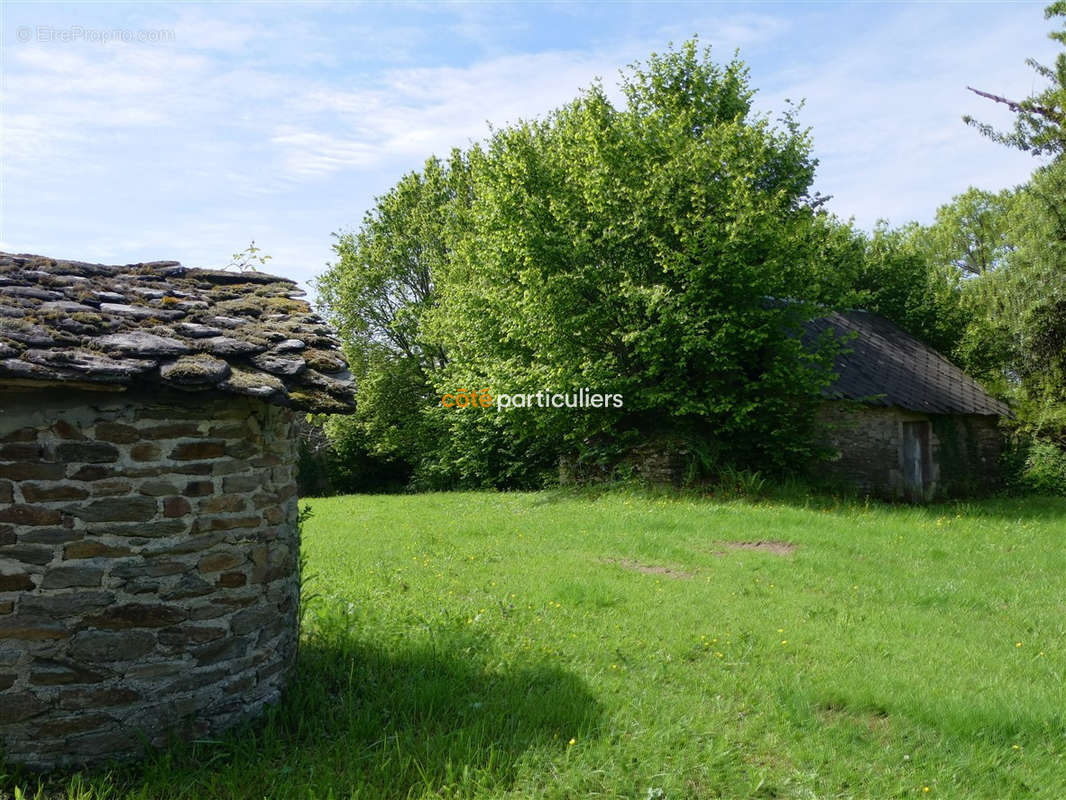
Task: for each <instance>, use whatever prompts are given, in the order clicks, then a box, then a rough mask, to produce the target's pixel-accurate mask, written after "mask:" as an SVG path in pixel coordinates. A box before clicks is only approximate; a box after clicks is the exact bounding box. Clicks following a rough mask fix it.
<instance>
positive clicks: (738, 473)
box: [711, 465, 767, 500]
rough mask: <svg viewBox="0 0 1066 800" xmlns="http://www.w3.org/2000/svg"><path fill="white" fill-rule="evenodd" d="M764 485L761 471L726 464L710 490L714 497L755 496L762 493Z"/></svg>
mask: <svg viewBox="0 0 1066 800" xmlns="http://www.w3.org/2000/svg"><path fill="white" fill-rule="evenodd" d="M766 485H767V480H766V478H764V477H763V475H762V473H760V472H752V471H751V470H749V469H736V468H735V467H733V466H730V465H726V466H725V467H724V468H723V469H722V471H721V472H720V473H719V474H718V478H717V480H716V481H715V483H714V485H713V487H712V490H711V491H712V493H713V494H714V496H715V497H719V498H722V499H727V500H728V499H732V498H741V497H746V498H757V497H759V496H761V495H762V493H763V491H764V490H765V489H766Z"/></svg>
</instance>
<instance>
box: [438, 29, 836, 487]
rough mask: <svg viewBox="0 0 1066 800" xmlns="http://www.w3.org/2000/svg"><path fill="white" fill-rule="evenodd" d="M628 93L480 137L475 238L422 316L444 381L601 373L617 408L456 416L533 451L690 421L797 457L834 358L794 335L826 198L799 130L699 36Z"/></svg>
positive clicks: (476, 385) (752, 451)
mask: <svg viewBox="0 0 1066 800" xmlns="http://www.w3.org/2000/svg"><path fill="white" fill-rule="evenodd" d="M622 89H623V93H624V96H625V100H626V102H625V105H624V106H623V107H621V108H615V107H614V106H613V105H612V103H611V102H610V101H609V99H608V97H607V95H606V93H605V92H604V90H603V88H602V87H601V86H600V85H598V84H596V85H593V86H592V87H590V88H589V89H588V90H587V91H585V92H584V93H583V94H582V95H581V96H580V97H579V98H578V99H576V100H575V101H573V102H572V103H570V104H568V105H566V106H564V107H562V108H560V109H558V110H557V111H555V112H554V113H552V114H551V115H549V116H548V117H546V118H545V119H543V120H539V121H526V122H522V123H519V124H516V125H513V126H511V127H508V128H505V129H502V130H498V131H496V132H495V133H494V134H493V136H492V137H491V139H490V140H489V141H488V142H487V143H486V144H485V146H484V147H478V148H475V149H474V150H473V152H472V153H471V154H470V168H471V183H472V187H473V192H472V197H473V201H472V204H471V207H470V210H469V225H468V226H467V228H466V231H467V235H465V236H464V237H463V238H462V240H461V241H458V242H457V243H456V246H455V250H454V253H453V257H452V258H451V259H448V260H447V261H446V262H444V264H443V265H442V266H443V271H442V273H441V278H440V280H439V283H438V290H439V294H438V297H439V303H438V304H437V305H436V306H434V307H433V308H432V309H431V310H430V313H429V319H430V320H431V321H432V328H433V331H434V336H435V337H436V338H437V339H439V340H440V341H443V342H444V343H445V346H446V349H447V352H448V353H449V358H450V361H449V364H448V365H447V366H446V367H445V369H444V370H442V371H440V372H439V373H438V376H439V379H438V382H437V385H438V390H441V389H451V390H454V389H456V388H457V387H465V388H470V389H474V390H478V389H480V388H482V387H490V388H492V389H493V390H494V391H496V392H500V391H506V392H533V393H535V392H537V391H540V390H543V389H548V390H555V391H576V390H577V389H578V388H579V387H590V388H593V389H595V390H597V391H602V392H607V393H618V394H621V395H622V396H623V397H624V407H623V408H621V409H614V408H611V409H590V410H587V411H584V412H575V411H574V410H570V409H564V410H558V409H548V408H538V409H532V410H526V411H520V410H512V411H510V412H503V411H501V412H495V411H494V412H490V414H489V415H486V414H484V413H483V412H478V411H476V410H466V411H464V412H461V413H454V414H451V415H450V419H451V421H452V425H453V426H466V425H470V426H473V427H474V429H476V430H477V431H479V432H480V433H479V437H481V438H480V440H481V441H483V442H485V443H486V444H488V443H489V442H491V441H497V442H499V441H501V437H502V440H503V441H505V442H507V446H506V447H504V446H502V445H499V446H497V447H496V448H495V450H508V448H509V449H510V451H512V452H513V453H515V454H519V453H522V452H528V453H533V452H536V454H537V455H538V456H544V454H545V451H547V452H548V453H550V452H552V451H555V452H560V451H563V450H579V451H581V450H585V451H587V450H588V449H589V448H590V447H592V448H595V447H596V446H608V445H618V444H619V443H620V442H625V441H627V438H628V439H631V438H632V437H633V436H634V435H636V434H638V433H647V432H650V431H655V430H664V429H665V430H668V431H669V430H675V431H676V430H685V431H687V430H698V431H699V432H700V433H701V434H707V433H708V432H713V437H714V441H715V442H716V444H717V446H718V447H719V448H720V449H721V450H722V451H723V452H728V453H729V454H730V456H731V458H732V459H733V460H735V461H738V462H740V463H742V464H752V465H758V466H768V465H769V466H775V467H785V466H788V465H793V464H796V463H798V462H799V461H801V460H803V459H805V458H806V457H808V456H809V455H810V453H811V449H812V446H811V428H812V417H813V414H812V413H811V409H812V406H813V404H814V403H816V402H817V398H818V396H819V391H820V389H821V388H822V386H824V385H825V383H826V382H827V380H828V375H827V370H826V363H827V361H828V359H829V353H828V350H826V351H825V352H823V353H822V354H821V355H819V354H814V353H811V352H808V351H806V350H804V348H803V346H802V345H801V343H800V341H799V337H798V335H797V332H798V327H799V322H800V320H802V319H803V318H804V317H805V316H807V315H809V314H811V313H813V308H812V307H811V306H809V305H808V304H806V303H802V302H798V301H795V298H800V297H803V295H804V289H805V288H806V286H807V283H808V280H807V276H808V270H809V265H810V263H811V261H812V259H814V258H815V257H817V252H816V248H815V247H814V246H813V237H812V236H811V235H810V226H811V225H812V220H813V218H814V217H815V215H816V209H817V207H818V205H819V204H820V200H819V199H818V198H816V197H812V196H811V194H810V193H809V190H810V185H811V181H812V178H813V174H814V169H815V165H816V162H815V160H814V159H813V158H812V157H811V155H810V142H809V138H808V135H807V132H806V131H805V130H803V129H801V128H800V126H799V124H798V123H797V121H796V119H795V116H794V114H793V113H792V112H791V111H789V112H787V113H785V114H784V116H783V117H782V118H781V119H780V121H779V122H778V123H777V124H774V123H773V122H772V121H771V120H770V119H768V118H767V117H765V116H761V115H758V114H756V113H754V112H753V111H752V106H751V101H752V96H753V90H752V89H751V88H750V87H749V84H748V72H747V69H746V68H745V66H744V65H743V63H742V62H740V61H739V60H737V59H734V60H732V61H731V62H729V63H728V64H726V65H724V66H719V65H717V64H715V63H714V62H712V61H711V59H710V57H709V52H708V51H703V52H702V53H701V51H700V50H699V49H698V47H697V45H696V43H695V42H689V43H687V44H685V45H684V46H683V47H682V48H680V49H679V50H671V51H669V52H667V53H666V54H663V55H653V56H652V57H651V58H650V59H649V61H648V62H647V64H645V65H637V66H635V67H633V68H632V69H631V70H630V71H629V73H628V74H627V75H626V76H624V79H623V83H622ZM494 437H495V439H494ZM460 438H461V437H460V436H459V435H458V433H456V434H455V435H453V437H451V440H458V439H460ZM475 438H478V437H475ZM605 442H606V443H607V445H605V444H604V443H605ZM586 455H587V452H586ZM531 463H535V465H536V468H538V469H539V468H541V466H542V464H543V459H542V458H537V459H534V461H533V462H531Z"/></svg>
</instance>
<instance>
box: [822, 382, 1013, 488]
mask: <svg viewBox="0 0 1066 800" xmlns="http://www.w3.org/2000/svg"><path fill="white" fill-rule="evenodd" d="M920 420H926V421H929V422H930V423H931V426H930V427H931V433H930V466H931V470H932V481H931V483H930V485H929V487H928V490H927V492H926V499H932V498H933V497H942V496H951V495H964V494H972V493H976V492H981V491H986V490H988V489H990V488H993V487H995V486H996V485H998V482H999V478H1000V466H999V455H1000V448H1001V444H1002V443H1001V437H1000V433H999V428H998V424H997V418H996V417H991V416H988V417H983V416H965V415H958V416H943V415H936V414H920V413H915V412H911V411H906V410H903V409H900V408H883V407H876V406H858V405H853V404H848V403H844V402H834V403H826V404H824V405H823V407H822V409H821V411H820V413H819V421H820V422H821V423H822V424H823V425H824V426H825V428H826V430H827V432H828V443H829V444H830V445H831V446H832V447H833V448H834V449H835V450H836V457H835V458H834V459H833V460H831V461H829V462H827V463H824V464H819V465H818V469H819V471H820V472H821V473H824V474H828V475H831V476H833V477H835V478H838V479H840V480H842V481H844V482H846V483H849V484H851V485H853V486H855V487H856V488H857V489H859V490H860V491H864V492H868V493H870V494H872V495H876V496H882V497H889V498H903V497H905V496H906V488H905V484H904V478H903V448H902V437H903V424H902V423H904V422H909V421H920Z"/></svg>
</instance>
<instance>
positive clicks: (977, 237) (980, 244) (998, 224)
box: [926, 187, 1016, 275]
mask: <svg viewBox="0 0 1066 800" xmlns="http://www.w3.org/2000/svg"><path fill="white" fill-rule="evenodd" d="M1015 198H1016V194H1015V193H1014V192H1012V191H1011V190H1009V189H1004V190H1003V191H1001V192H998V193H996V192H986V191H983V190H981V189H976V188H974V187H970V188H969V189H967V190H966V191H965V192H963V193H962V194H960V195H956V196H955V197H953V198H952V200H951V202H950V203H947V204H945V205H942V206H941V207H940V208H938V209H937V212H936V222H935V223H934V224H933V225H932V226H931V227H930V228H929V230H928V231H927V232H926V236H927V237H928V247H929V250H930V257H931V258H932V259H933V262H934V263H935V264H938V265H941V266H949V265H950V266H953V267H955V268H956V269H958V270H959V271H960V272H962V273H963V274H964V275H984V274H986V273H988V272H991V271H992V270H993V269H996V268H997V267H1001V266H1003V264H1004V263H1005V262H1006V260H1007V258H1008V257H1009V256H1010V254H1011V253H1012V252H1013V251H1014V249H1015V248H1014V244H1013V242H1012V239H1011V236H1010V228H1011V224H1012V221H1013V220H1012V211H1013V210H1014V205H1015Z"/></svg>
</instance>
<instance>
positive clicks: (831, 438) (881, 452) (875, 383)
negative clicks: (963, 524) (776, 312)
mask: <svg viewBox="0 0 1066 800" xmlns="http://www.w3.org/2000/svg"><path fill="white" fill-rule="evenodd" d="M806 328H807V335H808V336H815V335H818V334H819V333H821V332H822V331H824V330H826V329H829V328H831V329H833V330H834V331H835V333H836V335H837V336H838V337H840V338H842V339H843V340H844V341H845V343H846V347H847V352H845V353H844V354H842V355H841V356H839V357H838V358H837V361H836V364H835V366H834V369H835V372H836V373H837V376H838V377H837V379H836V381H835V383H834V384H833V386H832V387H831V388H830V390H829V391H828V392H827V401H826V403H825V404H824V405H823V407H822V411H821V415H820V416H821V421H822V422H823V423H824V425H825V430H826V442H827V444H828V445H830V446H831V447H832V448H833V450H834V451H835V456H834V458H833V459H832V460H831V461H830V462H828V463H827V464H824V465H819V470H820V471H823V472H824V473H826V474H829V475H832V476H834V477H836V478H838V479H840V480H842V481H844V482H847V483H850V484H852V485H853V486H855V487H856V488H858V489H860V490H862V491H866V492H869V493H870V494H873V495H879V496H883V497H889V498H898V499H909V500H915V501H920V500H929V499H932V498H933V497H937V496H949V495H962V494H972V493H975V492H980V491H985V490H988V489H990V488H994V487H995V486H997V485H998V483H999V479H1000V469H999V459H1000V450H1001V445H1002V439H1001V435H1000V430H999V420H1000V418H1001V417H1003V416H1007V415H1009V414H1010V409H1009V408H1008V407H1007V406H1006V405H1005V404H1004V403H1002V402H1001V401H999V400H996V399H995V398H994V397H992V396H990V395H989V394H988V393H987V392H986V391H985V390H984V389H982V388H981V386H980V385H979V384H978V383H977V382H976V381H975V380H974V379H973V378H971V377H970V376H969V375H967V374H966V373H965V372H963V371H962V370H961V369H959V368H958V367H956V366H955V365H954V364H952V363H951V362H950V361H948V360H947V359H946V358H944V356H942V355H941V354H940V353H938V352H936V351H935V350H933V349H932V348H930V347H928V346H926V345H924V344H922V343H921V342H920V341H918V340H917V339H915V338H914V337H913V336H910V335H909V334H907V333H905V332H904V331H902V330H900V329H899V328H898V327H896V326H895V325H893V324H892V323H891V322H889V321H888V320H887V319H884V318H883V317H879V316H877V315H876V314H870V313H868V312H864V311H849V312H844V313H836V314H831V315H829V316H826V317H821V318H819V319H816V320H813V321H812V322H810V323H808V324H807V326H806Z"/></svg>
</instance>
